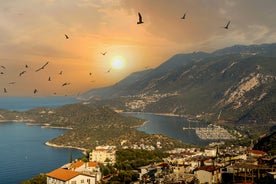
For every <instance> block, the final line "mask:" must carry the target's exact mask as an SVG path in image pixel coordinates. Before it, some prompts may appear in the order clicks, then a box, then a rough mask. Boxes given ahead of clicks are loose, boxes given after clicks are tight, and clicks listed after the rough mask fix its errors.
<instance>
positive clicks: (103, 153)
mask: <svg viewBox="0 0 276 184" xmlns="http://www.w3.org/2000/svg"><path fill="white" fill-rule="evenodd" d="M89 161H90V162H99V163H107V162H109V163H111V164H114V163H115V162H116V147H115V146H98V147H96V149H94V150H93V151H92V152H90V154H89Z"/></svg>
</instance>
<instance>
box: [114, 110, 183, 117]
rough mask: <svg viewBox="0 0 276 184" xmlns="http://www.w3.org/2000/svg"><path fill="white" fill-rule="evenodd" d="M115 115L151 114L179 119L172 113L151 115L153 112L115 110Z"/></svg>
mask: <svg viewBox="0 0 276 184" xmlns="http://www.w3.org/2000/svg"><path fill="white" fill-rule="evenodd" d="M115 112H117V113H122V114H140V113H141V114H152V115H159V116H169V117H179V116H180V115H178V114H173V113H153V112H125V111H118V110H115Z"/></svg>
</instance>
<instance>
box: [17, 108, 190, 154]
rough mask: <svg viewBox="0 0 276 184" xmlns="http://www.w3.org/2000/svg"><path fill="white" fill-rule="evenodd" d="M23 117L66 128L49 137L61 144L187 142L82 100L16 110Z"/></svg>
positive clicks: (172, 144)
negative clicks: (154, 132)
mask: <svg viewBox="0 0 276 184" xmlns="http://www.w3.org/2000/svg"><path fill="white" fill-rule="evenodd" d="M13 113H14V115H15V116H17V117H21V118H22V119H31V120H33V121H32V122H31V125H42V126H44V127H56V128H58V127H59V128H67V129H68V131H67V132H66V133H64V134H63V135H61V136H59V137H57V138H54V139H53V140H50V141H49V143H50V144H54V145H58V146H62V147H78V148H84V149H93V148H94V147H96V146H97V145H115V146H117V147H118V148H120V147H122V146H128V147H130V146H133V145H134V144H136V145H140V144H143V145H147V146H154V147H156V146H157V145H156V144H157V142H160V143H161V145H162V149H164V150H168V149H172V148H174V147H184V146H187V145H186V144H185V143H182V142H180V141H177V140H174V139H172V138H169V137H166V136H163V135H149V134H146V133H144V132H140V131H137V130H136V127H137V126H141V125H142V124H143V123H144V122H145V120H143V119H138V118H135V117H125V116H122V115H120V114H118V113H116V112H114V111H113V110H111V109H109V108H107V107H98V108H91V107H89V106H87V105H82V104H70V105H64V106H61V107H58V108H36V109H32V110H29V111H25V112H13Z"/></svg>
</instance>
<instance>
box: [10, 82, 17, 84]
mask: <svg viewBox="0 0 276 184" xmlns="http://www.w3.org/2000/svg"><path fill="white" fill-rule="evenodd" d="M15 83H16V82H9V83H8V84H15Z"/></svg>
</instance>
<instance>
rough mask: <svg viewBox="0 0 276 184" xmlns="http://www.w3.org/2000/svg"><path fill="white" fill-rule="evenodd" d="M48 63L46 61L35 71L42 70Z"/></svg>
mask: <svg viewBox="0 0 276 184" xmlns="http://www.w3.org/2000/svg"><path fill="white" fill-rule="evenodd" d="M48 64H49V62H48V61H47V62H46V63H45V64H44V65H43V66H42V67H40V68H38V69H37V70H36V72H38V71H40V70H43V69H44V68H45V66H47V65H48Z"/></svg>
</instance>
